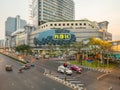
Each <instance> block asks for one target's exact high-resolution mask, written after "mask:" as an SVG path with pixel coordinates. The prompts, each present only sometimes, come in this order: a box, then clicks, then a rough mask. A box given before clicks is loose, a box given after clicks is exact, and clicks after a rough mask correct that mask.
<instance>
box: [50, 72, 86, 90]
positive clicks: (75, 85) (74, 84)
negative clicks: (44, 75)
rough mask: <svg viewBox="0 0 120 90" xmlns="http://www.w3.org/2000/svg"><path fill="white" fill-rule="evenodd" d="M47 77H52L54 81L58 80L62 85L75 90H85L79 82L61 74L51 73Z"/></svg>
mask: <svg viewBox="0 0 120 90" xmlns="http://www.w3.org/2000/svg"><path fill="white" fill-rule="evenodd" d="M48 76H52V77H53V78H55V80H58V79H59V81H60V82H61V80H63V83H62V84H67V85H68V86H71V87H72V88H74V89H75V88H77V90H85V85H84V84H83V83H82V82H81V81H80V80H77V79H76V78H74V77H73V76H69V75H66V74H61V73H58V72H52V73H51V74H50V75H48ZM65 82H66V83H65Z"/></svg>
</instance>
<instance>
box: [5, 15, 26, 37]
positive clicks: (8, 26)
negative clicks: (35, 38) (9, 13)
mask: <svg viewBox="0 0 120 90" xmlns="http://www.w3.org/2000/svg"><path fill="white" fill-rule="evenodd" d="M25 25H26V21H25V20H22V19H20V16H19V15H17V16H16V17H15V18H14V17H8V18H7V20H6V21H5V36H10V35H11V34H12V33H13V32H14V31H16V30H18V29H23V28H24V26H25Z"/></svg>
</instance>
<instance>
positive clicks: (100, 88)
mask: <svg viewBox="0 0 120 90" xmlns="http://www.w3.org/2000/svg"><path fill="white" fill-rule="evenodd" d="M60 62H62V61H56V60H37V61H36V65H38V66H39V65H41V66H44V67H46V68H47V69H49V70H51V71H53V72H55V73H57V68H58V66H59V65H61V64H62V63H60ZM103 74H105V73H101V72H98V71H92V70H88V69H84V70H83V72H82V74H77V73H76V72H73V75H72V76H68V77H69V78H70V77H71V78H74V80H77V81H80V82H82V83H83V84H84V85H85V87H86V90H109V88H110V87H112V88H113V90H120V80H119V79H118V76H120V68H115V69H114V70H113V71H112V72H111V73H109V74H108V75H106V76H104V77H102V78H101V79H100V80H97V77H100V76H101V75H103Z"/></svg>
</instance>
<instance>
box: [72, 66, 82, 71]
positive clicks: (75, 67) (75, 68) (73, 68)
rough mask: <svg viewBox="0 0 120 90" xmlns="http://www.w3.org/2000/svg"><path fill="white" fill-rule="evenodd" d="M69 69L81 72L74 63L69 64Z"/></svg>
mask: <svg viewBox="0 0 120 90" xmlns="http://www.w3.org/2000/svg"><path fill="white" fill-rule="evenodd" d="M70 69H71V70H73V71H76V72H77V73H81V72H82V68H80V67H78V66H76V65H72V66H70Z"/></svg>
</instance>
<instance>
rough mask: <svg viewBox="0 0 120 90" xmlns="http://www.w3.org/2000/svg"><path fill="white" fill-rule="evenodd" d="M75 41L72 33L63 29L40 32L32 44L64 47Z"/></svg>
mask: <svg viewBox="0 0 120 90" xmlns="http://www.w3.org/2000/svg"><path fill="white" fill-rule="evenodd" d="M75 41H76V36H75V35H74V33H73V32H71V31H69V30H63V29H51V30H47V31H43V32H40V33H39V34H38V35H37V36H35V37H34V44H35V45H36V46H37V45H39V46H40V45H49V44H52V45H65V44H70V43H72V42H75Z"/></svg>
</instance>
